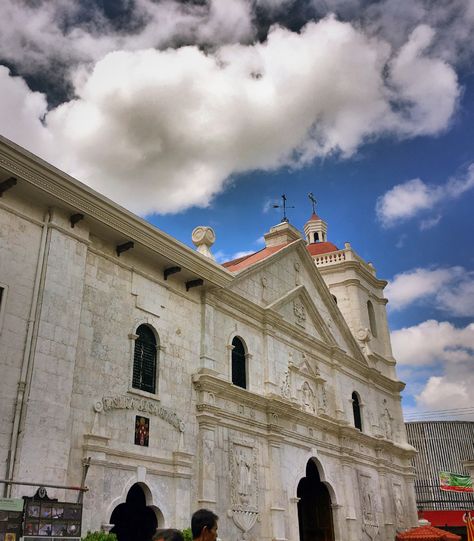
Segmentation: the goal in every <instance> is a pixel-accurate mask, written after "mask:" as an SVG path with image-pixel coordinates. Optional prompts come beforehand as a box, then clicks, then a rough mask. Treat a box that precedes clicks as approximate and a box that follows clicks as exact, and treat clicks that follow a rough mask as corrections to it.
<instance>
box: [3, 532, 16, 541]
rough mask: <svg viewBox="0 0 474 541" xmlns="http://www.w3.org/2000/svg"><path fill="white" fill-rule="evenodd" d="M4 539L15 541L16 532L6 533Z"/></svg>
mask: <svg viewBox="0 0 474 541" xmlns="http://www.w3.org/2000/svg"><path fill="white" fill-rule="evenodd" d="M5 541H16V533H6V534H5Z"/></svg>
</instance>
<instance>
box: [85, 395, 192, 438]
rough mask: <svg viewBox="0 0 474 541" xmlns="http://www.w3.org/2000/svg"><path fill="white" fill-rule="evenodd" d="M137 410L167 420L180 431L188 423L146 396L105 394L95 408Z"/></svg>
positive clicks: (103, 409)
mask: <svg viewBox="0 0 474 541" xmlns="http://www.w3.org/2000/svg"><path fill="white" fill-rule="evenodd" d="M124 409H127V410H136V411H141V412H144V413H149V414H151V415H156V416H157V417H160V418H161V419H163V421H166V422H167V423H169V424H170V425H171V426H174V427H175V428H177V429H178V430H179V431H180V432H184V430H185V428H186V425H185V424H184V421H182V420H181V419H180V418H179V417H178V415H177V414H176V413H175V412H174V411H171V410H169V409H167V408H164V407H163V406H160V404H157V403H156V402H153V401H151V400H147V399H146V398H134V397H131V396H104V397H103V398H102V399H101V400H97V401H96V402H95V403H94V410H95V411H96V412H98V413H99V412H101V411H104V412H105V411H110V410H124Z"/></svg>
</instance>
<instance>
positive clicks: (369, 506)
mask: <svg viewBox="0 0 474 541" xmlns="http://www.w3.org/2000/svg"><path fill="white" fill-rule="evenodd" d="M361 492H362V494H361V496H362V516H363V518H364V520H365V521H366V522H371V521H372V520H373V518H374V505H373V497H372V493H371V489H370V483H369V480H368V479H367V478H365V477H362V486H361Z"/></svg>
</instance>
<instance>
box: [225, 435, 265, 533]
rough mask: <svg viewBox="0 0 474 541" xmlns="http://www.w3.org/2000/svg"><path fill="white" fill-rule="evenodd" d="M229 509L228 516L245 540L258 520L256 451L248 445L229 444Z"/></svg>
mask: <svg viewBox="0 0 474 541" xmlns="http://www.w3.org/2000/svg"><path fill="white" fill-rule="evenodd" d="M229 457H230V474H231V508H230V509H229V512H228V514H229V516H230V517H232V519H233V521H234V524H235V525H236V526H237V527H238V528H239V529H240V530H242V538H243V539H245V538H246V535H247V532H248V531H250V530H251V529H252V528H253V526H254V524H255V522H256V521H257V519H258V514H259V512H258V464H257V450H256V449H255V447H253V446H251V445H250V444H247V443H243V442H231V446H230V453H229Z"/></svg>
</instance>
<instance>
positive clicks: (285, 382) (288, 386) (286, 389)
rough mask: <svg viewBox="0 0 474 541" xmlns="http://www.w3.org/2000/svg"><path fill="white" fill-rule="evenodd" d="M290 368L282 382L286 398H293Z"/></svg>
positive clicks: (282, 390) (283, 393) (282, 389)
mask: <svg viewBox="0 0 474 541" xmlns="http://www.w3.org/2000/svg"><path fill="white" fill-rule="evenodd" d="M290 377H291V376H290V369H289V368H288V369H287V370H286V371H285V373H284V374H283V381H282V382H281V386H280V389H281V396H283V398H286V399H288V400H289V399H290V398H291V382H290Z"/></svg>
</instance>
